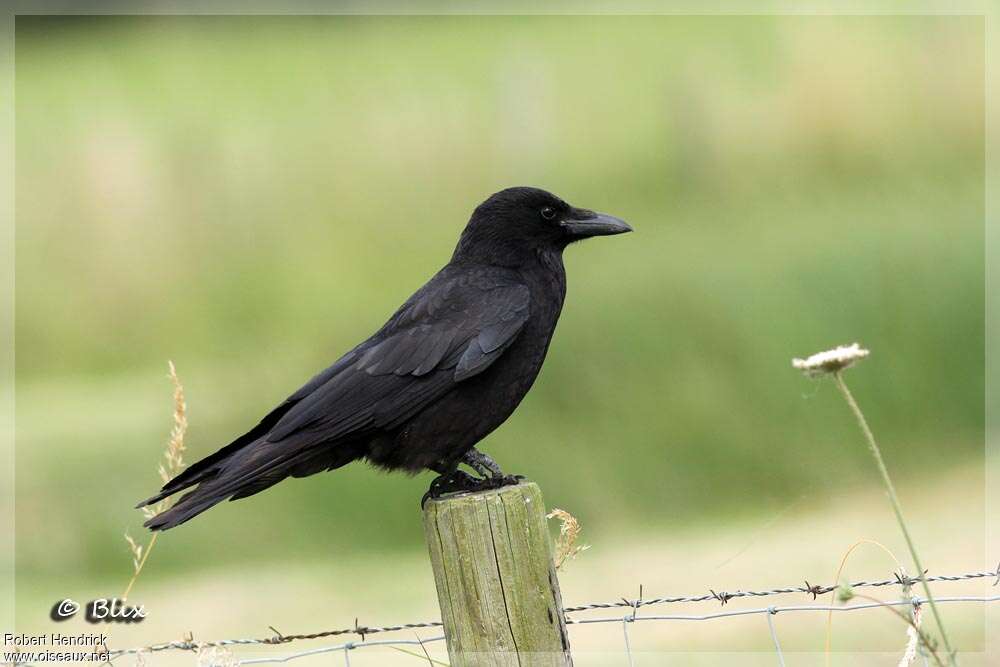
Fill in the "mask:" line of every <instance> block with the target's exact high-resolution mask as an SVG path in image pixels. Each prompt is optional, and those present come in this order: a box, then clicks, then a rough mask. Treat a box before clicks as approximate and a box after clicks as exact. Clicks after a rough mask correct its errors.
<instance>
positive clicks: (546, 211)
mask: <svg viewBox="0 0 1000 667" xmlns="http://www.w3.org/2000/svg"><path fill="white" fill-rule="evenodd" d="M541 213H542V217H543V218H545V219H546V220H551V219H552V218H554V217H556V210H555V209H554V208H552V207H551V206H546V207H545V208H543V209H542V211H541Z"/></svg>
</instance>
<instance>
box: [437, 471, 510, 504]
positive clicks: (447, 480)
mask: <svg viewBox="0 0 1000 667" xmlns="http://www.w3.org/2000/svg"><path fill="white" fill-rule="evenodd" d="M523 480H524V475H497V476H495V477H484V478H479V477H473V476H472V475H470V474H468V473H466V472H463V471H461V470H456V471H455V472H453V473H451V474H450V475H441V476H440V477H435V478H434V481H432V482H431V486H430V488H429V489H427V493H425V494H424V497H423V498H421V499H420V507H423V506H424V505H426V504H427V501H428V500H430V499H432V498H435V499H436V498H440V497H441V496H443V495H445V494H446V493H459V492H466V493H472V492H475V491H489V490H491V489H499V488H501V487H504V486H514V485H516V484H520V483H521V482H522V481H523Z"/></svg>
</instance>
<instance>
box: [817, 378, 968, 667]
mask: <svg viewBox="0 0 1000 667" xmlns="http://www.w3.org/2000/svg"><path fill="white" fill-rule="evenodd" d="M833 383H834V384H835V385H837V389H839V390H840V393H841V394H842V395H843V396H844V400H845V401H847V406H848V407H849V408H850V409H851V412H853V413H854V417H855V418H856V419H857V420H858V426H860V427H861V432H862V433H863V434H864V436H865V440H867V441H868V449H869V450H870V451H871V453H872V456H873V457H874V458H875V465H876V466H877V467H878V471H879V473H881V475H882V484H883V485H885V490H886V493H887V495H888V496H889V502H890V504H891V505H892V511H893V512H894V513H895V515H896V521H897V522H898V523H899V527H900V529H901V530H902V531H903V537H904V538H905V539H906V546H907V548H908V549H909V550H910V556H911V557H912V558H913V565H914V566H915V567H916V568H917V576H918V577H919V579H920V583H921V585H922V586H923V588H924V595H926V596H927V601H928V603H930V607H931V613H932V614H934V622H935V623H937V626H938V632H940V633H941V642H942V643H943V644H944V649H945V653H946V654H947V655H948V664H950V665H957V664H958V663H957V662H956V661H955V653H954V651H953V650H952V648H951V642H949V641H948V633H947V632H945V629H944V623H942V622H941V614H940V613H938V608H937V605H936V604H935V603H934V596H933V595H931V588H930V586H929V585H928V584H927V579H926V578H925V577H924V566H923V565H921V563H920V557H919V556H918V555H917V548H916V546H914V544H913V538H912V537H910V531H909V529H908V528H907V527H906V521H905V520H904V519H903V508H902V507H901V506H900V504H899V498H898V497H897V496H896V487H895V486H893V484H892V478H890V477H889V470H888V469H887V468H886V467H885V461H883V460H882V451H881V450H880V449H879V446H878V443H877V442H876V441H875V435H874V434H873V433H872V430H871V428H870V427H869V426H868V420H867V419H865V415H864V413H863V412H861V408H860V406H858V403H857V401H855V400H854V396H853V394H851V390H850V389H848V388H847V385H846V384H845V383H844V378H843V377H842V376H841V373H840V371H839V370H838V371H836V372H834V373H833Z"/></svg>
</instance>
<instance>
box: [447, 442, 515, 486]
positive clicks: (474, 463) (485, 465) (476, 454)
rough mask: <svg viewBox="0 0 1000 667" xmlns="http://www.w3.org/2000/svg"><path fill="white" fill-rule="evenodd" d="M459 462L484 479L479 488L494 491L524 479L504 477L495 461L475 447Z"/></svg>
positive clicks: (510, 476) (513, 476) (511, 476)
mask: <svg viewBox="0 0 1000 667" xmlns="http://www.w3.org/2000/svg"><path fill="white" fill-rule="evenodd" d="M461 462H462V463H464V464H465V465H467V466H469V467H470V468H472V469H473V470H475V471H476V472H477V473H479V474H480V475H482V476H483V477H484V479H483V480H482V482H481V486H480V488H483V489H496V488H499V487H501V486H508V485H511V484H518V483H519V482H520V481H521V480H523V479H524V477H523V476H522V475H505V474H504V472H503V470H501V469H500V466H499V465H497V462H496V461H494V460H493V459H492V458H490V457H489V456H488V455H486V454H483V453H482V452H481V451H479V450H478V449H476V448H475V447H473V448H472V449H470V450H469V451H467V452H466V453H465V454H464V455H463V456H462V459H461Z"/></svg>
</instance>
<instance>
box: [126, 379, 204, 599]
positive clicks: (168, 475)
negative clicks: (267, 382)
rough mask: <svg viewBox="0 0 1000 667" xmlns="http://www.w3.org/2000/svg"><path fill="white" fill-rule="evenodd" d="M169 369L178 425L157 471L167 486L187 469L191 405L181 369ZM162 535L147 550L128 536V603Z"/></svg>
mask: <svg viewBox="0 0 1000 667" xmlns="http://www.w3.org/2000/svg"><path fill="white" fill-rule="evenodd" d="M167 366H168V368H169V374H168V376H167V377H169V378H170V382H171V383H172V384H173V386H174V396H173V398H174V425H173V427H172V428H171V429H170V439H169V440H168V441H167V448H166V449H165V450H164V452H163V462H162V463H160V464H159V466H157V471H158V472H159V474H160V479H161V480H163V483H164V484H166V483H167V482H169V481H170V480H171V479H173V478H174V477H176V476H177V474H178V473H180V471H181V470H183V469H184V466H185V463H184V450H185V449H186V447H185V445H184V437H185V436H186V435H187V427H188V421H187V402H186V401H185V400H184V385H182V384H181V380H180V378H179V377H178V376H177V368H176V367H175V366H174V362H172V361H168V362H167ZM172 504H173V501H172V500H171V499H169V498H164V499H163V500H161V501H160V502H158V503H156V504H155V505H153V506H152V507H143V508H142V513H143V515H144V516H145V517H146V518H147V519H151V518H152V517H154V516H156V515H157V514H159V513H160V512H162V511H164V510H166V509H168V508H169V507H170V506H171V505H172ZM158 536H159V533H153V536H152V537H151V538H150V539H149V544H147V545H146V546H145V548H143V546H142V545H141V544H137V543H136V542H135V540H133V539H132V538H131V536H129V535H128V533H126V534H125V541H126V542H128V545H129V550H130V551H131V552H132V565H133V568H134V572H133V574H132V578H131V579H130V580H129V582H128V586H126V587H125V592H124V593H123V594H122V598H121V599H122V600H127V599H128V595H129V593H131V592H132V586H134V585H135V581H136V579H138V578H139V573H140V572H142V568H143V566H144V565H145V564H146V559H147V558H149V554H150V552H151V551H152V550H153V545H155V544H156V538H157V537H158Z"/></svg>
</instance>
